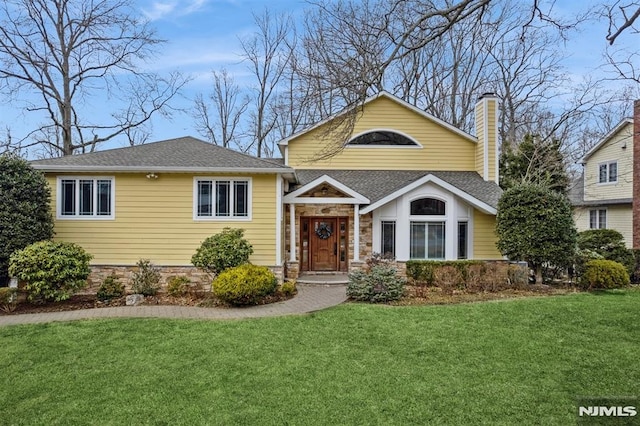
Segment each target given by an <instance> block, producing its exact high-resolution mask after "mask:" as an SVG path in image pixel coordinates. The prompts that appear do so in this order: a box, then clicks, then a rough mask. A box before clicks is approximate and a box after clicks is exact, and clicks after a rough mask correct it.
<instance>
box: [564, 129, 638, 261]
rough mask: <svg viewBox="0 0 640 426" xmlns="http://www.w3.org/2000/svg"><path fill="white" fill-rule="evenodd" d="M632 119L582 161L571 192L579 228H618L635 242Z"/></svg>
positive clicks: (628, 243) (628, 244)
mask: <svg viewBox="0 0 640 426" xmlns="http://www.w3.org/2000/svg"><path fill="white" fill-rule="evenodd" d="M633 126H634V123H633V119H631V118H627V119H624V120H622V121H621V122H620V123H619V124H618V125H617V126H616V127H614V129H613V130H611V131H610V132H609V133H608V134H607V135H606V136H605V137H604V138H602V139H601V140H600V141H599V142H598V143H597V144H596V145H594V146H593V148H591V149H590V150H589V151H588V152H587V153H586V154H585V155H584V157H583V158H582V160H581V161H580V163H581V164H582V166H583V172H582V175H581V176H580V178H579V179H577V180H576V182H574V184H573V186H572V188H570V191H569V199H570V200H571V204H572V205H573V207H574V208H573V217H574V221H575V223H576V228H577V229H578V231H585V230H587V229H615V230H616V231H618V232H620V233H621V234H622V236H623V237H624V240H625V243H626V245H627V247H629V248H631V247H632V245H633V232H632V224H633V217H632V216H633V215H632V201H633V167H634V161H633V152H634V140H633Z"/></svg>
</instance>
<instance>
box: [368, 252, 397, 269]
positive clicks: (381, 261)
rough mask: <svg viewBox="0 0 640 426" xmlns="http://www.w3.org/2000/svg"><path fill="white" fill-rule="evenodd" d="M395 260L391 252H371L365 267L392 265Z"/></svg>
mask: <svg viewBox="0 0 640 426" xmlns="http://www.w3.org/2000/svg"><path fill="white" fill-rule="evenodd" d="M395 261H396V258H395V257H394V256H393V255H392V254H391V253H385V254H380V253H373V254H371V257H370V258H368V259H367V262H366V263H367V268H369V269H371V268H372V267H374V266H376V265H386V266H393V264H394V263H395Z"/></svg>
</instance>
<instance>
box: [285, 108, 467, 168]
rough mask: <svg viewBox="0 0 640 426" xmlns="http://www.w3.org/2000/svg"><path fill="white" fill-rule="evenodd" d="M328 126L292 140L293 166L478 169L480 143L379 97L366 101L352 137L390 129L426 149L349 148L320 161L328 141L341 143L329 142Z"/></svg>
mask: <svg viewBox="0 0 640 426" xmlns="http://www.w3.org/2000/svg"><path fill="white" fill-rule="evenodd" d="M326 129H327V126H326V125H325V126H320V127H318V128H316V129H313V130H311V131H309V132H307V133H305V134H303V135H300V136H299V137H297V138H295V139H293V140H291V141H289V145H288V165H289V166H291V167H297V168H301V169H348V170H461V171H464V170H475V161H476V160H475V154H476V152H475V151H476V145H477V144H476V143H475V142H473V141H471V140H469V139H466V138H464V137H463V136H462V135H459V134H457V133H455V132H453V131H452V130H450V129H447V128H445V127H443V126H441V125H439V124H437V123H436V122H434V121H431V120H429V119H427V118H425V117H423V116H421V115H420V114H418V113H417V112H416V111H413V110H411V109H409V108H406V107H405V106H402V105H400V104H398V103H397V102H394V101H392V100H391V99H389V98H385V97H379V98H377V99H374V100H372V101H371V102H369V103H367V104H366V105H365V107H364V112H363V113H362V114H361V115H360V116H359V117H358V119H357V121H356V123H355V127H354V130H353V134H352V136H356V135H358V134H361V133H364V132H365V131H368V130H380V129H391V130H396V131H399V132H402V133H404V134H406V135H407V136H409V137H411V138H413V139H414V140H416V141H417V142H418V143H419V144H421V145H422V148H413V147H393V148H387V147H346V148H344V149H343V150H342V151H341V152H339V153H338V154H336V155H335V156H333V157H332V158H329V159H326V160H317V158H318V154H319V153H321V152H322V151H323V149H325V147H326V146H327V145H329V146H332V144H335V143H336V142H335V140H331V141H329V140H327V137H326V136H325V133H326ZM312 160H315V161H312Z"/></svg>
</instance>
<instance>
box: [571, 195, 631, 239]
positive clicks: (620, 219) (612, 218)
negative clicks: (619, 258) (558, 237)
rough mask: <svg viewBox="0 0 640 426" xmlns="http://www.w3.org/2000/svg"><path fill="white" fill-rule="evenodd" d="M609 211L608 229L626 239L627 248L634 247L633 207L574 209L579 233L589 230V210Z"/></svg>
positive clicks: (574, 218)
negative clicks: (613, 230)
mask: <svg viewBox="0 0 640 426" xmlns="http://www.w3.org/2000/svg"><path fill="white" fill-rule="evenodd" d="M592 209H598V210H600V209H606V210H607V228H608V229H615V230H616V231H618V232H620V233H621V234H622V236H623V237H624V242H625V245H626V246H627V248H632V246H633V239H632V238H633V211H632V209H631V205H620V206H607V207H592V208H589V207H577V208H574V209H573V220H574V221H575V223H576V228H577V229H578V232H580V231H586V230H587V229H589V210H592Z"/></svg>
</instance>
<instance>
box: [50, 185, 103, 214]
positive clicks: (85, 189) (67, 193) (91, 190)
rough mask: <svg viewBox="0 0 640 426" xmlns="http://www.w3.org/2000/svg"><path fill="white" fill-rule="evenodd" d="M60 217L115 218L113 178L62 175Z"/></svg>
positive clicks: (59, 201)
mask: <svg viewBox="0 0 640 426" xmlns="http://www.w3.org/2000/svg"><path fill="white" fill-rule="evenodd" d="M58 182H59V184H58V217H59V218H76V219H77V218H86V219H113V217H114V216H113V209H114V206H113V202H114V198H113V178H111V177H104V178H102V177H100V178H89V177H60V178H59V179H58Z"/></svg>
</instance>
